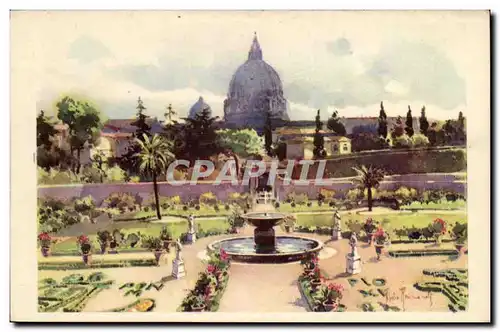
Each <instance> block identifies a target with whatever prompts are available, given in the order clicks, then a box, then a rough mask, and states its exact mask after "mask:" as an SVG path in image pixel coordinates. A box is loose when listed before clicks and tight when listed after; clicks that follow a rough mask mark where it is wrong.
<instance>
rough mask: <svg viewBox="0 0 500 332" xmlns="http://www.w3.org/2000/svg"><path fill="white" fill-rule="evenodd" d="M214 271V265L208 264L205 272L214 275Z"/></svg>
mask: <svg viewBox="0 0 500 332" xmlns="http://www.w3.org/2000/svg"><path fill="white" fill-rule="evenodd" d="M215 270H216V267H215V266H214V265H212V264H209V265H208V266H207V272H208V273H214V272H215Z"/></svg>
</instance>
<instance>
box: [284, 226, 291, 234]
mask: <svg viewBox="0 0 500 332" xmlns="http://www.w3.org/2000/svg"><path fill="white" fill-rule="evenodd" d="M285 232H287V233H290V226H288V225H285Z"/></svg>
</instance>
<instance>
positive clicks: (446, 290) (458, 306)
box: [414, 269, 469, 312]
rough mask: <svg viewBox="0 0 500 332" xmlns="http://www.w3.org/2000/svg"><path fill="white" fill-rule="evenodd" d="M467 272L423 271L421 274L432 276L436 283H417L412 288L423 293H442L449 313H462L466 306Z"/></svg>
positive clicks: (448, 270)
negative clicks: (447, 300) (446, 299)
mask: <svg viewBox="0 0 500 332" xmlns="http://www.w3.org/2000/svg"><path fill="white" fill-rule="evenodd" d="M467 272H468V271H467V270H466V269H447V270H424V271H423V274H425V275H428V276H433V277H434V278H436V281H427V282H417V283H415V284H414V287H415V288H416V289H418V290H420V291H423V292H439V293H442V294H443V295H445V296H446V297H447V298H448V299H449V301H450V303H449V304H448V308H449V309H450V310H451V311H453V312H457V311H464V310H467V304H468V294H467V289H468V283H469V280H468V277H467V274H468V273H467ZM439 278H441V279H445V280H439Z"/></svg>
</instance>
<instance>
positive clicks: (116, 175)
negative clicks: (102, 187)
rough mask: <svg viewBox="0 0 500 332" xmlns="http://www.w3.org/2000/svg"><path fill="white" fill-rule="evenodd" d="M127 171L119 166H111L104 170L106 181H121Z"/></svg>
mask: <svg viewBox="0 0 500 332" xmlns="http://www.w3.org/2000/svg"><path fill="white" fill-rule="evenodd" d="M126 176H127V173H126V172H125V170H123V169H121V168H120V167H119V166H116V165H115V166H113V167H111V168H109V169H107V170H106V176H105V178H106V182H108V183H123V182H125V178H126Z"/></svg>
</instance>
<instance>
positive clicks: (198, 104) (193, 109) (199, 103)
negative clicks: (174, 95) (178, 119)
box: [188, 97, 212, 119]
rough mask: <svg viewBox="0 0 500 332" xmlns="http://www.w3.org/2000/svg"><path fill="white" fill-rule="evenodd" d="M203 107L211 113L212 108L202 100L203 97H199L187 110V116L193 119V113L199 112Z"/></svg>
mask: <svg viewBox="0 0 500 332" xmlns="http://www.w3.org/2000/svg"><path fill="white" fill-rule="evenodd" d="M204 109H208V113H209V114H210V116H211V115H212V109H211V108H210V106H209V105H208V104H207V103H205V101H204V100H203V97H200V99H198V101H197V102H196V103H195V104H194V105H193V106H191V109H190V110H189V115H188V117H189V118H190V119H194V117H195V115H196V114H201V112H202V111H203V110H204Z"/></svg>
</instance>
